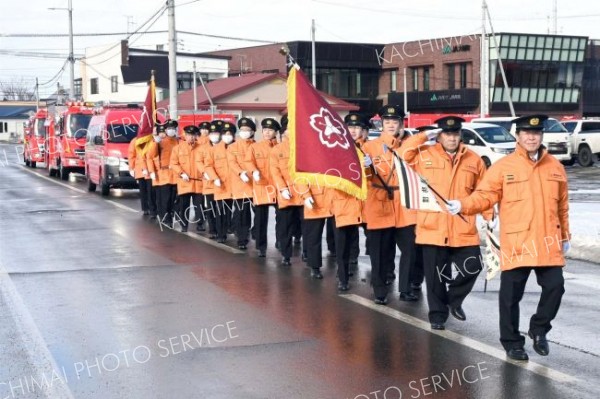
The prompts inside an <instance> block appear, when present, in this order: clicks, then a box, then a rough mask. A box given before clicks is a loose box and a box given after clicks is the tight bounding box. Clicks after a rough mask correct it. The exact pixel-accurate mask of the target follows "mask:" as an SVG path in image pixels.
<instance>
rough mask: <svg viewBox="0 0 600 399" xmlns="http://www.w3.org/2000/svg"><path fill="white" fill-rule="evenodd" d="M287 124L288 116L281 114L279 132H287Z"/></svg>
mask: <svg viewBox="0 0 600 399" xmlns="http://www.w3.org/2000/svg"><path fill="white" fill-rule="evenodd" d="M288 122H289V121H288V114H283V115H282V116H281V130H280V131H281V132H285V131H286V130H287V126H288Z"/></svg>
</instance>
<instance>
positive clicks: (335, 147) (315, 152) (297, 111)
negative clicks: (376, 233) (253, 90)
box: [287, 67, 367, 199]
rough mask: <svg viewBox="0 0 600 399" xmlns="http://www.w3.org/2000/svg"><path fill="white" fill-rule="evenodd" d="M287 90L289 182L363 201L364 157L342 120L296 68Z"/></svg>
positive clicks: (364, 189)
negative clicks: (321, 188) (345, 194)
mask: <svg viewBox="0 0 600 399" xmlns="http://www.w3.org/2000/svg"><path fill="white" fill-rule="evenodd" d="M287 89H288V100H287V101H288V103H287V107H288V118H289V123H288V134H289V140H290V172H291V175H292V179H294V180H295V181H296V180H297V181H303V182H307V183H309V184H317V185H320V186H322V187H330V188H335V189H337V190H340V191H343V192H346V193H348V194H350V195H353V196H355V197H357V198H359V199H366V198H367V180H366V176H365V174H364V171H363V168H362V164H363V162H362V158H363V156H362V154H361V153H360V152H359V151H358V149H357V148H356V146H355V144H354V140H353V139H352V137H351V136H350V133H349V132H348V129H346V125H345V124H344V121H343V119H342V118H341V117H340V116H339V115H338V113H337V112H335V111H334V110H333V109H332V107H331V106H330V105H329V103H327V101H325V99H323V97H321V95H320V94H319V93H318V92H317V90H316V89H315V88H314V87H313V86H312V85H311V84H310V83H309V82H308V79H307V78H306V76H305V75H304V74H303V73H301V72H300V71H299V70H298V69H297V68H296V67H293V68H292V69H291V70H290V73H289V76H288V81H287Z"/></svg>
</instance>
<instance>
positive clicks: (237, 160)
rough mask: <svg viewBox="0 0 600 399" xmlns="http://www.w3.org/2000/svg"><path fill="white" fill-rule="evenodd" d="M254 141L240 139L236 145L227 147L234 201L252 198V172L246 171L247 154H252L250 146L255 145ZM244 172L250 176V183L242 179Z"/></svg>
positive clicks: (232, 144)
mask: <svg viewBox="0 0 600 399" xmlns="http://www.w3.org/2000/svg"><path fill="white" fill-rule="evenodd" d="M254 142H255V141H254V139H248V140H244V139H240V138H238V139H237V140H236V141H235V142H234V143H231V144H229V146H228V147H227V158H228V160H229V172H230V174H231V176H230V179H231V197H232V198H233V199H245V198H248V199H250V198H252V182H253V180H252V172H251V171H249V170H248V169H246V162H245V160H246V154H247V153H248V152H250V146H251V145H252V144H254ZM243 171H245V172H246V174H247V175H248V179H249V181H248V183H244V182H243V181H242V179H240V173H242V172H243Z"/></svg>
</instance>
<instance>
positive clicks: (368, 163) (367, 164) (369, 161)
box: [364, 154, 373, 168]
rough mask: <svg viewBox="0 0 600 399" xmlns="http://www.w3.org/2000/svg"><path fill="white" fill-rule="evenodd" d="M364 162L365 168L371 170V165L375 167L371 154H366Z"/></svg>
mask: <svg viewBox="0 0 600 399" xmlns="http://www.w3.org/2000/svg"><path fill="white" fill-rule="evenodd" d="M364 162H365V168H369V167H371V165H373V160H372V159H371V157H370V156H369V154H365V158H364Z"/></svg>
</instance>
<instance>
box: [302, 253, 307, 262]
mask: <svg viewBox="0 0 600 399" xmlns="http://www.w3.org/2000/svg"><path fill="white" fill-rule="evenodd" d="M307 261H308V256H307V255H306V254H305V253H304V252H302V262H307Z"/></svg>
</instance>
